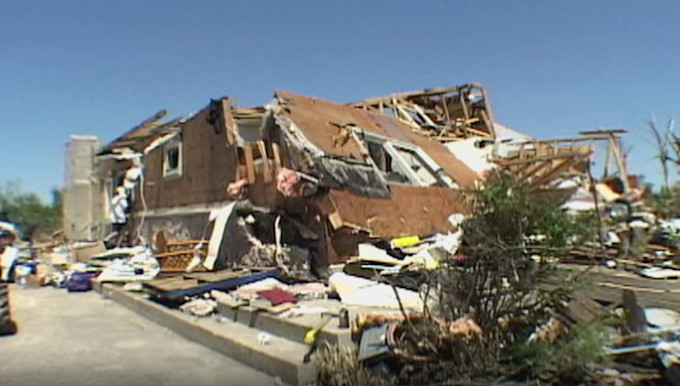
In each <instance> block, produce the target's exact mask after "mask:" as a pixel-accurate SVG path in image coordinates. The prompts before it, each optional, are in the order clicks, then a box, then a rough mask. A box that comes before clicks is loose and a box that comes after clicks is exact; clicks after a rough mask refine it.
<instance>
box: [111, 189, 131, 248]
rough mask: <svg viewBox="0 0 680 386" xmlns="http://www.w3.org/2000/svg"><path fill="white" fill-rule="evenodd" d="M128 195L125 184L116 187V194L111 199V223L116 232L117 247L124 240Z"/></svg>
mask: <svg viewBox="0 0 680 386" xmlns="http://www.w3.org/2000/svg"><path fill="white" fill-rule="evenodd" d="M128 206H129V204H128V197H127V192H126V190H125V188H124V187H123V186H119V187H118V188H116V195H115V196H114V197H113V199H112V200H111V225H112V228H113V231H114V232H115V233H116V247H120V246H121V243H122V242H123V234H124V232H125V225H127V213H128Z"/></svg>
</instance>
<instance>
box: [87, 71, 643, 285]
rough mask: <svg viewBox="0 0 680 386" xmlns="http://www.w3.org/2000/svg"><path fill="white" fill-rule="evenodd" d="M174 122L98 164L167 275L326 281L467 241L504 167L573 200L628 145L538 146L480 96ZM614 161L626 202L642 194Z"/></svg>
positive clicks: (218, 108)
mask: <svg viewBox="0 0 680 386" xmlns="http://www.w3.org/2000/svg"><path fill="white" fill-rule="evenodd" d="M165 116H166V112H165V111H161V112H159V113H157V114H155V115H154V116H152V117H151V118H149V119H148V120H146V121H144V122H142V123H141V124H139V125H138V126H136V127H135V128H133V129H132V130H130V131H129V132H127V133H125V134H124V135H122V136H121V137H119V138H117V139H116V140H114V141H112V142H111V143H109V144H108V145H106V146H104V147H103V148H102V149H101V150H100V151H99V153H98V154H97V157H96V158H97V165H98V166H97V175H98V176H99V178H100V179H101V181H104V182H102V185H103V186H105V185H107V186H108V187H109V188H108V189H109V191H113V189H114V188H115V186H119V185H123V186H125V188H126V190H127V194H128V196H129V198H130V201H131V202H132V209H131V211H130V220H129V222H128V226H127V230H126V232H127V237H128V240H127V241H128V242H129V243H131V244H138V243H139V242H140V241H143V242H144V243H148V244H153V245H155V246H156V249H157V252H159V255H158V257H159V258H160V259H161V262H162V263H161V266H162V267H163V268H164V269H166V270H170V271H172V270H174V271H186V270H196V269H198V270H207V271H210V270H215V269H221V268H226V267H231V266H238V265H242V264H244V263H246V264H251V265H254V266H272V267H278V268H282V269H284V270H286V271H287V270H288V269H289V266H295V267H297V268H299V269H301V270H303V271H304V270H311V271H312V272H313V273H314V274H315V275H323V272H324V271H325V270H326V269H327V268H328V266H329V265H331V264H334V263H342V262H345V261H347V260H348V259H349V258H351V257H353V256H357V253H358V246H359V245H360V244H362V243H367V242H373V243H374V242H376V241H379V240H392V239H397V238H400V237H407V236H418V237H420V238H423V239H424V238H427V237H431V236H433V235H437V234H450V233H452V232H454V231H456V229H457V225H456V221H453V220H452V215H453V216H454V217H455V215H457V214H462V213H465V211H466V209H465V207H464V204H463V203H462V201H461V200H460V192H461V190H464V189H469V188H472V187H474V186H475V184H476V183H478V182H479V181H481V180H483V179H484V178H485V176H486V175H487V173H489V172H490V171H491V170H493V169H495V168H501V169H502V170H504V171H506V172H510V173H513V174H515V175H516V176H518V177H520V178H522V179H524V180H526V181H528V182H529V183H530V184H531V186H532V187H534V188H535V189H536V190H538V191H544V192H552V193H553V194H554V193H559V195H560V197H561V198H562V199H563V200H565V201H566V200H567V199H568V198H569V197H571V196H573V195H574V193H575V192H576V191H577V190H579V189H580V190H581V191H582V192H583V191H586V190H585V189H587V188H584V187H585V186H587V185H588V183H589V182H590V181H589V179H588V170H589V165H590V162H591V158H592V155H593V152H594V147H593V146H592V143H593V142H594V141H610V142H611V144H612V146H611V148H612V149H618V146H617V142H616V141H617V137H616V135H617V134H618V133H612V132H598V133H588V135H585V136H583V137H577V138H571V139H563V140H549V141H536V140H533V139H532V138H530V137H529V136H527V135H525V134H522V133H519V132H517V131H515V130H512V129H510V128H507V127H505V126H503V125H500V124H499V123H497V122H495V121H494V118H493V114H492V112H491V108H490V106H489V103H488V101H487V95H486V93H485V91H484V88H483V87H482V86H480V85H464V86H460V87H452V88H445V89H435V90H423V91H419V92H409V93H402V94H394V95H390V96H387V97H382V98H371V99H366V100H364V101H360V102H357V103H351V104H337V103H332V102H329V101H325V100H321V99H317V98H312V97H306V96H301V95H296V94H293V93H290V92H285V91H278V92H275V94H274V98H273V100H272V102H271V103H270V104H268V105H267V106H265V107H256V108H237V107H235V106H233V100H232V99H230V98H222V99H218V100H212V101H211V102H210V104H209V105H208V106H206V107H205V108H204V109H202V110H201V111H199V112H198V113H196V114H194V115H193V116H191V117H190V118H187V119H173V120H170V121H167V122H163V121H162V120H163V118H164V117H165ZM613 152H614V153H615V156H617V157H618V158H616V160H617V162H618V166H620V168H619V170H620V171H621V173H620V174H619V175H622V176H624V177H625V178H624V179H623V180H624V182H623V183H621V182H620V178H615V179H616V180H617V181H619V183H618V184H616V185H617V186H618V187H619V188H620V189H618V191H617V192H614V193H613V196H616V197H618V196H620V195H623V194H627V193H629V192H630V191H631V190H632V188H631V186H630V184H629V181H628V177H627V175H626V174H625V160H623V159H622V156H621V154H620V151H618V150H616V151H613ZM608 154H609V153H608ZM610 190H611V189H610ZM586 195H587V194H586ZM610 196H612V195H610ZM586 201H588V199H587V198H586ZM591 204H592V203H591ZM586 206H588V205H587V204H586ZM176 243H180V244H179V246H177V245H174V244H176ZM182 243H184V244H182ZM168 244H169V245H170V247H171V249H172V250H167V249H168ZM181 245H184V246H186V248H185V249H182V248H180V246H181ZM196 251H198V252H196ZM196 256H200V261H198V260H197V259H196ZM282 259H283V260H282ZM284 260H285V261H284Z"/></svg>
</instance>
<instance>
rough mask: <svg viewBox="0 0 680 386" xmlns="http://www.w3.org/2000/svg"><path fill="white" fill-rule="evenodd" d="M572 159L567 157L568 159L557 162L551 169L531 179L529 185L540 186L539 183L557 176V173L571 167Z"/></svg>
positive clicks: (541, 183)
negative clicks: (533, 179)
mask: <svg viewBox="0 0 680 386" xmlns="http://www.w3.org/2000/svg"><path fill="white" fill-rule="evenodd" d="M574 161H575V160H574V159H573V158H568V159H566V160H564V161H562V162H560V163H558V164H557V165H555V166H554V167H553V169H552V170H550V171H548V172H546V173H545V174H543V175H541V176H540V177H538V178H537V179H536V180H535V181H532V182H531V186H533V187H537V186H540V185H543V184H545V183H547V182H549V181H550V180H552V179H553V178H555V177H557V175H559V174H560V173H562V172H563V171H565V170H567V169H569V167H571V166H572V165H573V164H574Z"/></svg>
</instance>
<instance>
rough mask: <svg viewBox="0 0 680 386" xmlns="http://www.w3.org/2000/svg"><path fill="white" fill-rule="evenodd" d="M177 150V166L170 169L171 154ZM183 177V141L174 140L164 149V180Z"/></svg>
mask: <svg viewBox="0 0 680 386" xmlns="http://www.w3.org/2000/svg"><path fill="white" fill-rule="evenodd" d="M175 149H176V150H177V166H176V167H174V168H171V167H170V152H171V151H172V150H175ZM181 176H182V141H180V140H174V141H171V142H169V143H167V144H166V145H165V146H164V147H163V178H166V179H172V178H179V177H181Z"/></svg>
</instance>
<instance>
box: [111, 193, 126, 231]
mask: <svg viewBox="0 0 680 386" xmlns="http://www.w3.org/2000/svg"><path fill="white" fill-rule="evenodd" d="M127 208H128V200H127V197H125V196H123V195H118V196H116V197H114V198H113V200H111V221H112V222H113V223H114V224H124V223H126V222H127V215H126V214H125V210H126V209H127Z"/></svg>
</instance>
